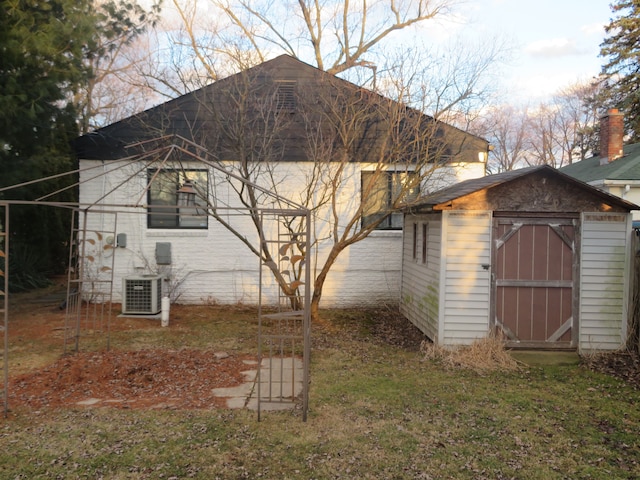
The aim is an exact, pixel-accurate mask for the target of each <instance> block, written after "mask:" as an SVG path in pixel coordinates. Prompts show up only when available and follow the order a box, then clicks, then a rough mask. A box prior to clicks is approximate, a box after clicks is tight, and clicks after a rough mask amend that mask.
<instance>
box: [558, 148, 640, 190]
mask: <svg viewBox="0 0 640 480" xmlns="http://www.w3.org/2000/svg"><path fill="white" fill-rule="evenodd" d="M560 171H561V172H562V173H564V174H566V175H571V176H572V177H574V178H577V179H578V180H582V181H583V182H595V181H597V180H640V143H636V144H633V145H626V146H625V147H624V155H623V156H622V157H620V158H618V159H616V160H614V161H612V162H609V163H606V164H605V165H600V157H599V156H598V157H591V158H585V159H584V160H581V161H579V162H576V163H573V164H571V165H567V166H566V167H562V168H561V169H560Z"/></svg>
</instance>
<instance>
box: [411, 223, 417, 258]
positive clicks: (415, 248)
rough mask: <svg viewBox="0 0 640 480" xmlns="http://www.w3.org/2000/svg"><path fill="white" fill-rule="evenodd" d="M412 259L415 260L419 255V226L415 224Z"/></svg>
mask: <svg viewBox="0 0 640 480" xmlns="http://www.w3.org/2000/svg"><path fill="white" fill-rule="evenodd" d="M411 250H412V252H413V253H412V258H413V259H414V260H415V259H416V257H417V255H418V224H417V223H414V224H413V247H412V249H411Z"/></svg>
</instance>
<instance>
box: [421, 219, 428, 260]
mask: <svg viewBox="0 0 640 480" xmlns="http://www.w3.org/2000/svg"><path fill="white" fill-rule="evenodd" d="M428 238H429V224H428V223H423V224H422V263H423V264H424V265H426V264H427V260H428V257H427V244H428Z"/></svg>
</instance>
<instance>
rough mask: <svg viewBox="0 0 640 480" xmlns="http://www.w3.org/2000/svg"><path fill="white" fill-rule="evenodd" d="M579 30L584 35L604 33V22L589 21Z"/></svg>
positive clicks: (601, 34)
mask: <svg viewBox="0 0 640 480" xmlns="http://www.w3.org/2000/svg"><path fill="white" fill-rule="evenodd" d="M580 31H581V32H582V33H584V34H585V35H600V36H603V35H604V23H590V24H588V25H582V26H581V27H580Z"/></svg>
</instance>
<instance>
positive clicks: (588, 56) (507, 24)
mask: <svg viewBox="0 0 640 480" xmlns="http://www.w3.org/2000/svg"><path fill="white" fill-rule="evenodd" d="M140 1H141V2H142V3H143V4H146V3H148V2H150V1H151V0H140ZM196 1H197V2H198V5H199V10H200V13H201V14H202V12H203V11H206V5H207V4H208V2H207V0H196ZM276 1H279V0H276ZM451 1H453V2H454V3H456V4H457V6H456V9H455V20H454V21H446V20H438V21H437V22H435V23H434V22H432V21H427V22H425V23H423V24H420V26H419V27H417V28H416V29H410V30H409V31H407V32H403V33H401V34H400V35H399V36H396V37H395V38H396V40H399V41H400V42H403V41H407V39H411V40H413V39H412V38H411V36H412V35H414V34H415V35H417V36H418V37H422V38H419V40H422V41H424V42H425V44H432V43H434V42H435V43H437V42H438V41H442V42H446V41H447V40H448V39H452V38H453V37H456V36H458V34H462V35H463V36H465V37H469V36H472V37H474V36H477V38H485V39H487V38H492V37H498V38H501V39H503V40H505V41H506V42H507V43H508V45H509V46H510V48H511V50H512V55H511V60H510V61H509V63H508V64H507V65H505V66H503V68H502V72H501V73H502V75H503V84H504V86H505V87H506V88H507V89H508V91H509V93H510V95H509V101H510V103H513V102H516V103H519V102H522V103H536V102H539V101H543V100H545V99H547V98H549V97H550V96H551V95H552V94H553V93H555V92H557V91H558V90H559V89H561V88H563V87H567V86H569V85H571V84H574V83H576V82H578V81H586V80H589V79H590V78H592V77H594V76H596V75H597V74H598V73H599V72H600V69H601V66H602V64H603V63H604V61H605V59H604V58H602V57H599V52H600V44H601V43H602V41H603V40H604V36H605V32H604V26H605V25H606V24H608V23H609V22H610V19H611V18H612V12H611V8H610V7H609V4H610V3H611V2H612V1H615V0H451ZM164 7H165V15H167V14H169V11H171V10H173V9H172V4H171V2H168V3H167V2H166V1H165V4H164ZM203 8H204V9H205V10H202V9H203ZM169 15H170V14H169ZM173 15H175V13H173ZM405 35H408V36H405ZM411 40H410V41H411Z"/></svg>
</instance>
